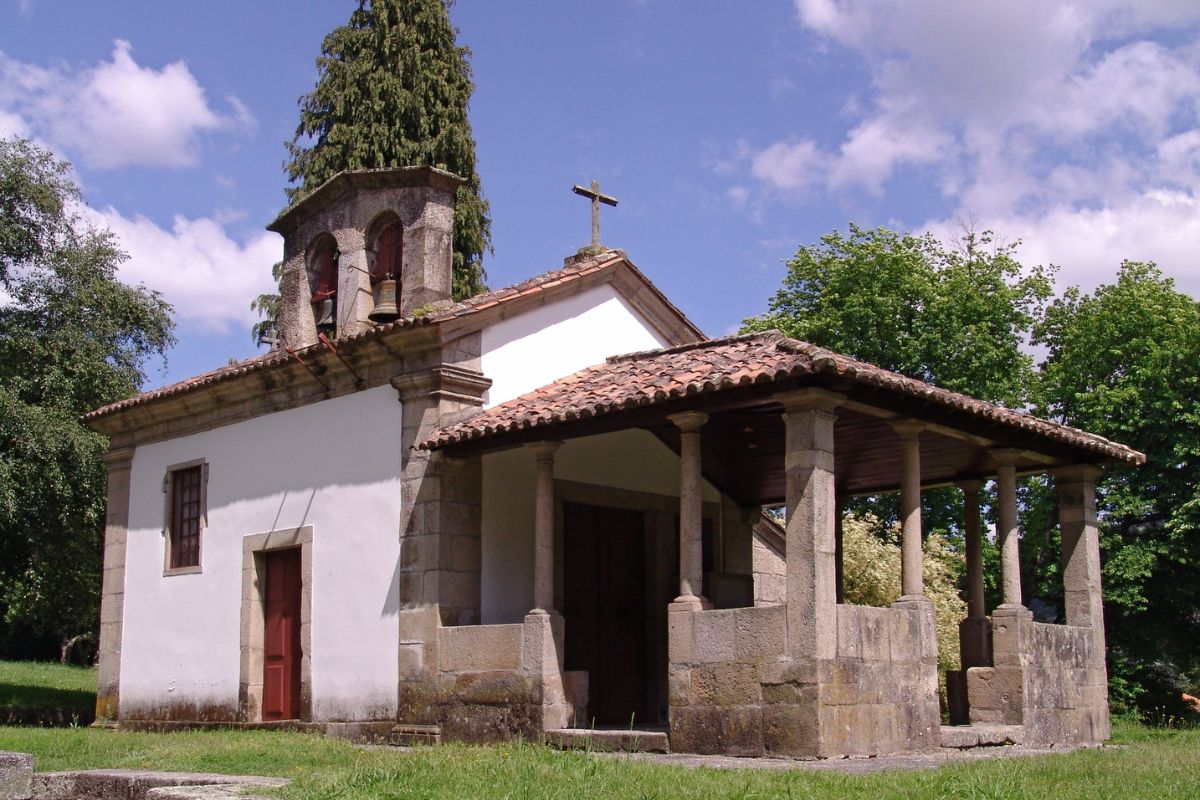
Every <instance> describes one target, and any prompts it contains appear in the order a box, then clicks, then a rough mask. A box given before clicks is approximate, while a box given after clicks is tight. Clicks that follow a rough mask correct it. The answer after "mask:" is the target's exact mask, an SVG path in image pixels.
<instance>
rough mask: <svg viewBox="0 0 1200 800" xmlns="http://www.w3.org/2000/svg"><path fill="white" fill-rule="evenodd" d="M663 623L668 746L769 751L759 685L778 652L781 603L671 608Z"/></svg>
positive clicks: (715, 750) (694, 750)
mask: <svg viewBox="0 0 1200 800" xmlns="http://www.w3.org/2000/svg"><path fill="white" fill-rule="evenodd" d="M669 618H670V619H669V623H668V624H669V627H670V646H669V650H670V653H669V658H670V671H669V676H668V677H669V684H670V701H671V706H670V708H671V711H670V725H671V727H670V738H671V749H672V750H674V751H676V752H684V753H725V754H728V755H740V756H756V755H761V754H763V753H764V752H767V751H768V747H769V746H768V744H767V743H766V741H765V731H764V713H765V709H764V704H765V703H769V702H770V698H769V697H766V698H765V697H764V688H765V687H764V686H763V683H764V679H766V678H769V677H770V675H769V674H768V673H770V672H771V671H772V670H774V671H776V672H777V671H778V662H779V661H780V659H781V658H782V657H783V654H784V649H785V646H786V645H785V643H786V638H787V637H786V635H785V630H786V624H787V623H786V606H762V607H758V608H735V609H729V610H721V611H715V610H714V611H695V612H688V611H672V612H670V614H669ZM766 691H767V692H768V694H769V691H770V690H769V689H767V690H766ZM767 719H768V723H767V724H769V720H770V714H769V712H767Z"/></svg>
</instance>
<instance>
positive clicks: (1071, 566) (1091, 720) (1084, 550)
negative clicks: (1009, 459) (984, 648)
mask: <svg viewBox="0 0 1200 800" xmlns="http://www.w3.org/2000/svg"><path fill="white" fill-rule="evenodd" d="M1052 475H1053V476H1054V482H1055V484H1056V486H1057V488H1058V514H1059V528H1060V530H1061V531H1062V569H1063V606H1064V612H1065V616H1066V621H1067V625H1071V626H1078V627H1081V628H1087V629H1089V630H1090V631H1091V659H1090V669H1089V670H1088V673H1089V674H1088V675H1087V677H1086V679H1085V680H1083V681H1079V680H1078V679H1077V680H1076V681H1075V682H1074V685H1073V686H1072V689H1073V690H1074V691H1076V692H1077V693H1079V694H1081V695H1084V697H1085V699H1088V698H1090V702H1087V703H1086V705H1088V706H1090V708H1089V709H1088V710H1087V711H1086V712H1084V714H1085V716H1086V717H1087V720H1086V724H1087V727H1088V728H1089V732H1090V734H1091V738H1092V739H1093V740H1094V741H1104V740H1105V739H1107V738H1108V737H1109V736H1110V735H1111V733H1112V728H1111V726H1110V722H1109V711H1108V667H1107V664H1106V663H1105V655H1106V649H1105V648H1106V642H1105V635H1104V603H1103V593H1102V586H1101V578H1100V530H1099V528H1098V527H1097V525H1096V480H1097V478H1099V477H1100V470H1099V469H1097V468H1096V467H1093V466H1091V465H1087V464H1081V465H1078V466H1071V467H1063V468H1061V469H1057V470H1054V472H1053V473H1052ZM1073 677H1074V676H1073ZM1079 705H1080V706H1083V705H1085V704H1084V703H1080V704H1079ZM1074 723H1075V724H1077V725H1078V726H1079V727H1080V728H1082V727H1084V724H1085V722H1084V721H1081V720H1075V721H1074Z"/></svg>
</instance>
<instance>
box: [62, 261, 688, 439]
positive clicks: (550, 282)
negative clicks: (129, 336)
mask: <svg viewBox="0 0 1200 800" xmlns="http://www.w3.org/2000/svg"><path fill="white" fill-rule="evenodd" d="M622 263H624V264H625V265H626V268H627V269H629V270H630V271H631V272H632V273H633V274H634V275H636V276H637V277H638V278H639V279H640V280H641V281H642V282H643V283H645V285H646V287H647V288H648V289H649V290H651V292H653V294H654V295H655V296H656V297H657V298H658V299H659V300H661V301H662V302H663V303H664V304H666V305H667V306H668V307H669V308H670V309H671V310H672V311H673V312H674V313H676V314H677V315H678V316H679V319H680V320H682V321H683V322H684V324H685V325H686V326H687V327H688V328H690V329H691V330H692V331H693V332H694V333H695V335H696V336H697V337H703V334H702V333H701V332H700V329H699V328H697V327H696V326H695V325H694V324H693V323H692V322H691V321H690V320H688V318H687V317H686V316H685V315H684V314H683V312H682V311H680V310H679V309H678V308H677V307H676V306H675V305H674V304H673V303H671V301H669V300H668V299H667V298H666V296H665V295H664V294H662V292H660V291H659V290H658V288H657V287H655V286H654V284H652V283H651V282H650V280H649V279H648V278H646V276H645V275H643V274H642V272H641V271H640V270H638V268H637V267H636V266H634V265H633V262H631V261H629V260H628V258H627V257H626V256H625V253H624V252H622V251H621V250H609V251H606V252H603V253H600V254H598V255H596V256H594V257H591V258H583V259H579V260H576V261H574V262H573V263H571V264H569V265H567V266H565V267H563V268H562V269H559V270H553V271H551V272H546V273H543V274H541V275H538V276H536V277H533V278H530V279H529V280H527V281H524V282H522V283H518V284H516V285H514V286H509V287H506V288H504V289H497V290H496V291H493V292H485V293H484V294H480V295H476V296H475V297H472V298H469V299H467V300H463V301H462V302H459V303H455V304H454V305H451V306H448V307H446V308H443V309H440V310H437V311H434V312H432V313H430V314H426V315H424V316H420V317H406V318H403V319H398V320H396V321H395V322H390V323H388V324H386V325H376V326H375V327H373V328H371V329H369V330H367V331H364V332H362V333H358V334H355V335H354V336H346V337H342V338H339V339H337V340H336V344H337V346H338V349H339V350H342V349H343V348H347V347H349V348H353V347H355V346H356V345H357V343H358V342H361V341H364V340H367V339H375V338H379V337H381V336H385V335H387V334H389V333H391V332H393V331H398V330H401V329H405V328H415V327H418V326H423V325H437V324H440V323H445V322H448V321H450V320H456V319H463V318H466V317H470V316H471V315H473V314H478V313H480V312H482V311H486V310H487V309H489V308H492V307H493V306H497V305H501V304H504V303H509V302H511V301H513V300H515V299H517V298H519V297H530V296H533V295H537V294H541V293H543V292H545V291H548V290H549V289H552V288H554V287H557V286H561V285H564V284H570V283H575V282H578V281H581V280H583V279H584V278H587V277H588V276H590V275H595V274H598V273H601V272H605V271H607V270H611V269H614V268H616V267H617V266H618V265H619V264H622ZM313 347H314V348H319V347H320V345H314V346H313ZM307 352H308V350H301V351H300V355H301V356H304V355H305V354H306V353H307ZM291 360H292V356H291V355H290V354H288V352H287V351H286V350H275V351H273V352H270V353H265V354H263V355H260V356H255V357H253V358H248V359H246V360H244V361H239V362H238V363H236V364H230V365H229V366H226V367H220V368H218V369H214V370H211V371H210V372H205V373H202V374H200V375H196V376H193V377H191V378H187V379H185V380H182V381H179V382H178V383H172V384H170V385H168V386H164V387H162V388H161V389H154V390H151V391H148V392H142V393H141V394H138V395H134V396H133V397H129V398H126V399H125V400H120V401H118V402H116V403H112V404H110V405H107V406H103V407H101V408H98V409H96V410H95V411H89V412H88V413H86V414H84V415H83V416H82V417H80V420H82V421H83V422H85V423H86V422H89V421H91V420H94V419H98V418H100V417H104V416H108V415H110V414H115V413H117V412H120V411H123V410H125V409H127V408H132V407H134V406H141V405H146V404H147V403H152V402H155V401H157V400H161V399H164V398H168V397H174V396H176V395H180V394H184V393H187V392H193V391H197V390H199V389H201V388H203V387H205V386H209V385H212V384H215V383H222V382H224V381H228V380H231V379H234V378H238V377H240V376H243V375H247V374H249V373H252V372H259V371H262V370H268V369H272V368H275V367H279V366H282V365H284V364H286V363H287V362H289V361H291Z"/></svg>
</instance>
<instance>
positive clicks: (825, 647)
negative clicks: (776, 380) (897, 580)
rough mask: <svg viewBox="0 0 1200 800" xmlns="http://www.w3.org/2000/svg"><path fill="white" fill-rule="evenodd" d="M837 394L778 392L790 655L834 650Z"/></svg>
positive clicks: (826, 655) (819, 655)
mask: <svg viewBox="0 0 1200 800" xmlns="http://www.w3.org/2000/svg"><path fill="white" fill-rule="evenodd" d="M842 400H843V398H842V396H841V395H838V394H835V393H833V392H828V391H825V390H823V389H801V390H799V391H795V392H790V393H788V394H784V395H780V396H779V402H780V403H782V404H783V409H784V413H783V420H784V424H785V427H786V435H785V450H784V472H785V476H786V479H787V496H786V497H787V499H786V504H787V523H786V526H785V527H786V537H787V538H786V541H785V548H784V549H785V558H786V562H787V651H788V654H789V655H791V656H792V657H793V658H800V659H806V660H807V659H832V658H834V657H835V656H836V655H837V587H836V585H835V583H836V575H837V566H836V543H835V541H834V527H835V523H834V516H835V514H836V513H837V497H836V490H835V488H834V472H833V467H834V444H833V426H834V422H835V421H836V420H837V416H836V415H835V414H834V409H836V408H837V406H838V404H839V403H840V402H841V401H842Z"/></svg>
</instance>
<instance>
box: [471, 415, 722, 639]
mask: <svg viewBox="0 0 1200 800" xmlns="http://www.w3.org/2000/svg"><path fill="white" fill-rule="evenodd" d="M554 477H555V478H556V479H559V480H568V481H575V482H578V483H590V484H595V485H598V486H610V487H613V488H617V489H627V490H630V491H636V492H646V493H649V494H661V495H667V496H669V497H678V496H679V457H678V456H676V455H675V453H674V452H672V451H671V449H670V448H669V447H667V446H666V445H665V444H663V443H662V442H661V441H659V440H658V438H657V437H655V436H654V434H652V433H650V432H649V431H644V430H639V429H632V430H626V431H618V432H616V433H606V434H601V435H599V436H588V437H585V438H581V439H571V440H569V441H567V442H565V443H564V444H563V446H562V447H561V448H560V449H559V450H558V452H557V453H556V454H555V457H554ZM703 490H704V491H703V497H704V500H705V501H707V502H718V501H719V500H720V494H719V493H718V492H717V490H716V489H714V488H713V487H712V485H711V484H709V483H708V481H704V483H703ZM533 511H534V457H533V453H531V452H530V451H529V450H527V449H526V448H515V449H512V450H505V451H502V452H499V453H492V454H489V455H486V456H484V457H483V542H482V549H483V562H482V573H483V574H482V608H481V615H482V619H483V622H484V624H500V623H512V622H520V621H521V620H522V619H523V618H524V616H525V613H526V612H527V611H529V609H530V608H532V607H533Z"/></svg>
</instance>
